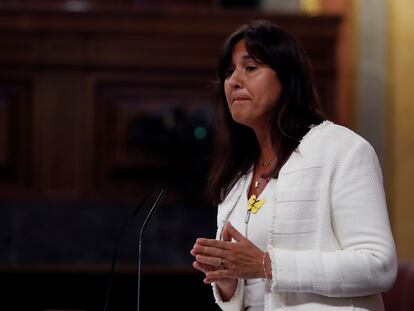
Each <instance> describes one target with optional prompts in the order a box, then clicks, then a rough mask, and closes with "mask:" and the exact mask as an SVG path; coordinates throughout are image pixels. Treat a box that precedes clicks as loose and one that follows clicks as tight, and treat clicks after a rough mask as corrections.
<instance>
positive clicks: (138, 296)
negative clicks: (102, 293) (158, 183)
mask: <svg viewBox="0 0 414 311" xmlns="http://www.w3.org/2000/svg"><path fill="white" fill-rule="evenodd" d="M164 194H165V190H164V189H162V190H161V191H160V193H159V194H158V197H157V199H156V200H155V202H154V204H153V205H152V207H151V209H150V211H149V213H148V215H147V217H146V218H145V220H144V223H143V224H142V226H141V228H140V230H139V240H138V288H137V311H139V310H140V296H141V295H140V294H141V253H142V236H143V235H144V230H145V228H146V226H147V224H148V223H149V221H150V220H151V217H152V215H153V214H154V211H155V209H156V208H157V207H158V205H160V203H161V200H162V198H163V197H164Z"/></svg>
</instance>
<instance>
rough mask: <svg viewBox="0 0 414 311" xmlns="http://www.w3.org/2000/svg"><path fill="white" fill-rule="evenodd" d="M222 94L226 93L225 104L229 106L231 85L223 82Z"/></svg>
mask: <svg viewBox="0 0 414 311" xmlns="http://www.w3.org/2000/svg"><path fill="white" fill-rule="evenodd" d="M224 94H225V95H226V101H227V105H228V106H229V107H230V98H231V87H230V86H229V85H228V83H226V82H225V83H224Z"/></svg>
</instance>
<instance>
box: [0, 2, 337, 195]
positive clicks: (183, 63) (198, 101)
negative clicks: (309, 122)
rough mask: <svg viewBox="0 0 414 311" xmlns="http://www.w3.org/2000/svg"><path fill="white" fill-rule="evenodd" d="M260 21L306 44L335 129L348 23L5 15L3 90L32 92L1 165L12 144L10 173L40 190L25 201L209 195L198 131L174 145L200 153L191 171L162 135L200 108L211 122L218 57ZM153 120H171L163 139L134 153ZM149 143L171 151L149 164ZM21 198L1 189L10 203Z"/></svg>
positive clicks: (232, 16) (240, 16) (179, 12)
mask: <svg viewBox="0 0 414 311" xmlns="http://www.w3.org/2000/svg"><path fill="white" fill-rule="evenodd" d="M253 18H255V19H257V18H265V19H269V20H272V21H274V22H276V23H278V24H280V25H281V26H283V27H285V28H287V29H289V30H290V31H291V32H293V33H294V34H295V35H296V36H297V37H298V38H299V40H300V41H301V42H302V44H303V45H304V47H305V49H306V50H307V51H308V52H309V55H310V58H311V60H312V62H313V67H314V72H315V75H316V78H317V83H318V85H319V89H320V91H321V98H322V100H323V104H324V106H325V107H326V110H327V111H328V114H329V115H330V117H331V119H333V120H335V115H336V107H335V105H334V103H335V100H334V98H335V94H336V91H335V78H336V67H335V46H336V28H337V24H338V22H339V18H338V17H335V16H319V17H305V16H286V15H265V14H262V13H260V12H256V11H253V10H249V11H247V10H246V11H226V10H212V9H194V10H190V9H171V10H166V9H143V8H138V7H129V6H126V5H125V6H116V7H110V6H105V7H99V6H94V7H91V8H90V9H88V10H85V11H78V12H73V11H72V12H70V11H66V10H64V9H62V8H61V7H59V6H56V7H48V8H46V7H43V8H35V7H24V6H20V7H13V8H12V7H9V8H7V7H0V38H1V40H0V69H1V70H0V81H5V83H6V84H7V85H9V83H12V81H16V80H22V81H23V80H24V81H27V83H28V84H27V85H30V86H31V88H26V87H23V88H20V90H21V92H23V93H24V94H28V95H27V96H26V95H25V96H23V97H18V98H19V99H18V100H17V101H21V103H20V104H18V107H19V109H20V110H19V112H18V113H17V114H9V113H8V112H6V111H7V109H9V108H8V107H15V106H14V105H11V104H6V105H3V106H2V108H1V110H0V111H1V116H0V117H1V118H3V119H4V120H5V121H4V122H6V121H7V122H10V120H11V119H9V118H15V119H16V120H19V122H22V123H18V124H20V125H19V126H20V127H19V131H17V132H14V131H12V132H10V133H11V134H10V135H11V136H10V135H9V134H7V133H6V129H5V128H6V127H7V126H6V125H5V124H6V123H4V124H3V125H1V127H2V128H1V129H2V133H3V134H2V135H0V137H2V142H0V148H1V149H0V159H1V161H3V162H4V161H6V160H3V159H6V158H7V156H6V154H7V153H8V152H9V151H8V149H7V150H6V147H4V146H6V145H7V143H5V142H4V141H5V138H4V137H8V138H7V139H10V141H12V142H16V143H17V145H18V146H19V147H18V148H17V147H16V148H17V149H16V150H18V152H19V154H20V158H19V157H17V158H16V159H17V160H14V161H15V162H13V163H16V164H13V165H14V166H13V165H12V166H10V167H15V173H14V174H15V175H16V176H19V177H18V180H19V183H22V182H24V183H26V184H30V183H28V182H27V181H29V180H32V181H33V182H32V183H31V184H30V187H28V188H27V189H30V190H27V191H28V196H29V197H30V196H31V197H34V198H46V199H55V198H69V199H85V198H107V197H113V198H116V199H128V198H135V197H136V196H137V192H142V191H144V190H145V189H149V188H152V187H156V186H157V185H159V184H160V183H162V182H161V180H168V181H167V182H166V183H167V184H168V185H169V187H170V188H171V187H172V188H174V189H175V191H171V193H172V196H175V197H177V196H180V195H181V196H182V195H184V194H185V191H189V192H190V193H192V194H193V195H201V189H202V183H203V182H204V181H203V180H202V179H203V178H204V177H205V170H206V167H207V162H206V160H205V159H200V158H199V156H200V154H197V150H199V146H198V145H197V144H198V143H199V142H197V141H192V140H191V139H189V138H188V137H192V136H191V135H193V136H194V133H192V134H191V133H189V132H190V131H191V130H194V128H191V129H181V130H182V132H180V135H181V136H182V137H181V136H180V137H181V138H180V137H178V136H179V135H178V134H177V135H178V136H177V135H176V137H175V138H176V139H177V140H176V142H179V141H180V139H184V140H185V139H187V140H185V143H183V144H184V146H187V145H191V144H193V143H194V144H193V145H192V147H191V148H193V149H191V148H189V149H188V150H189V151H186V152H183V153H182V154H181V155H180V156H181V157H182V158H184V160H182V162H180V161H178V160H175V162H174V161H172V159H173V158H174V152H173V151H169V150H172V148H173V147H177V146H173V145H172V144H171V141H173V140H172V139H171V138H170V139H167V141H166V142H165V141H164V142H163V140H162V137H163V136H162V135H164V134H165V135H167V134H168V122H170V121H171V120H170V121H168V118H170V119H171V118H172V117H171V116H172V115H173V116H174V117H177V116H176V115H174V113H173V112H174V111H175V112H177V111H178V113H181V114H183V115H184V116H187V117H189V118H190V117H191V118H193V115H192V113H193V111H192V109H206V111H207V112H206V115H207V116H208V115H209V113H211V111H210V110H209V108H208V107H209V103H210V100H211V97H210V89H209V85H211V82H212V80H213V79H214V72H215V67H216V63H217V59H218V55H219V53H220V48H221V46H222V44H223V42H224V39H225V38H226V37H227V36H228V35H229V34H230V33H231V32H232V31H233V30H235V29H236V28H237V27H238V26H240V25H241V24H243V23H246V22H248V21H249V20H251V19H253ZM7 100H9V101H10V102H12V101H13V102H14V101H15V99H7ZM9 101H6V103H9ZM8 105H10V106H8ZM6 107H7V108H6ZM16 107H17V106H16ZM194 107H195V108H194ZM31 109H32V110H31ZM12 115H13V116H12ZM143 115H146V116H147V117H148V116H151V115H155V116H156V118H155V119H157V118H158V119H157V120H158V121H154V120H153V121H154V122H155V123H156V122H161V123H162V122H164V123H165V124H164V123H163V125H162V126H163V130H164V131H165V133H164V134H162V135H158V136H157V135H155V134H154V133H152V132H151V131H148V132H146V133H144V134H143V135H144V136H142V137H145V135H146V136H147V138H148V139H147V140H143V139H141V138H142V137H141V138H140V139H141V140H138V142H139V143H137V144H136V145H134V143H131V141H130V139H131V138H130V137H131V133H132V132H133V131H132V132H131V128H134V126H135V128H137V129H140V128H141V125H142V124H141V123H140V122H144V121H143V120H144V119H145V118H143ZM140 118H141V119H140ZM137 120H141V121H139V122H138V121H137ZM163 120H164V121H163ZM165 120H167V121H165ZM147 121H148V120H147ZM147 121H145V122H147ZM206 122H207V121H206ZM207 123H208V122H207ZM207 123H206V125H205V126H206V130H207V132H208V131H209V130H210V129H209V128H208V126H209V124H207ZM16 124H17V123H16ZM188 124H189V123H188ZM188 124H186V126H190V125H188ZM192 126H194V125H192ZM158 130H160V129H158ZM166 133H167V134H166ZM19 135H20V136H19ZM166 137H168V135H167V136H166ZM177 137H178V138H177ZM183 137H184V138H183ZM186 137H187V138H186ZM151 138H153V139H155V140H157V139H158V140H159V142H160V146H158V147H157V148H158V149H159V150H162V151H161V152H159V151H158V152H159V154H158V155H157V154H156V153H154V152H152V151H151V152H149V153H148V150H147V153H145V156H144V153H143V152H142V150H141V149H145V148H146V147H145V146H144V145H145V144H147V143H148V142H149V141H150V140H151ZM164 139H165V137H164ZM192 139H193V138H192ZM143 144H144V145H143ZM186 144H187V145H186ZM31 145H33V146H32V148H31V147H30V146H31ZM131 146H132V147H131ZM147 147H148V146H147ZM7 148H8V147H7ZM19 148H20V149H19ZM185 148H187V147H185ZM185 148H184V149H185ZM203 148H208V147H206V146H203ZM10 150H11V149H10ZM22 150H24V151H22ZM200 150H201V149H200ZM202 151H203V152H204V153H206V152H207V149H203V150H202ZM167 153H168V154H167ZM175 156H177V157H178V155H177V154H176V155H175ZM25 157H26V158H27V159H25V160H22V159H23V158H25ZM157 157H160V158H157ZM26 160H27V161H26ZM197 160H198V161H199V164H197ZM16 161H17V162H16ZM171 161H172V162H171ZM10 163H11V162H10ZM17 163H18V164H17ZM26 163H28V164H26ZM31 163H32V164H33V165H32V164H31ZM31 165H32V166H31ZM197 165H198V166H197ZM165 167H168V169H165ZM197 169H200V172H203V173H200V172H199V173H196V172H197ZM145 170H147V171H149V170H151V171H153V172H156V175H157V176H159V179H154V180H152V181H150V182H149V181H148V180H147V178H146V177H145V176H143V174H144V173H143V172H144V171H145ZM0 174H1V173H0ZM168 174H170V175H168ZM197 174H198V176H199V177H195V175H197ZM168 176H170V177H174V178H170V179H168V178H167V177H168ZM189 176H190V177H189ZM30 178H32V179H30ZM192 178H195V179H192ZM197 178H198V179H197ZM9 182H10V183H11V180H10V181H6V184H4V183H3V185H2V186H1V189H5V188H7V187H9V185H8V183H9ZM137 189H138V190H137ZM180 189H181V190H180ZM13 195H14V194H13V193H12V192H9V191H3V190H0V196H2V197H8V196H12V197H13Z"/></svg>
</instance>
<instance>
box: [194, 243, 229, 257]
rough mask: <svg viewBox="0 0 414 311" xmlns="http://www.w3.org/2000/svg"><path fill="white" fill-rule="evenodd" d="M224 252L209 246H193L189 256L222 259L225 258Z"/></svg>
mask: <svg viewBox="0 0 414 311" xmlns="http://www.w3.org/2000/svg"><path fill="white" fill-rule="evenodd" d="M225 252H226V251H224V250H222V249H220V248H216V247H210V246H201V245H198V244H196V245H194V248H193V249H192V252H191V254H192V255H193V256H197V255H205V256H212V257H221V258H222V257H224V256H225Z"/></svg>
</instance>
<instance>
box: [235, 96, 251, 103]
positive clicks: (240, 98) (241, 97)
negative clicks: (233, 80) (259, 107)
mask: <svg viewBox="0 0 414 311" xmlns="http://www.w3.org/2000/svg"><path fill="white" fill-rule="evenodd" d="M249 99H250V98H249V97H247V96H235V97H233V103H234V102H236V101H243V100H249Z"/></svg>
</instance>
